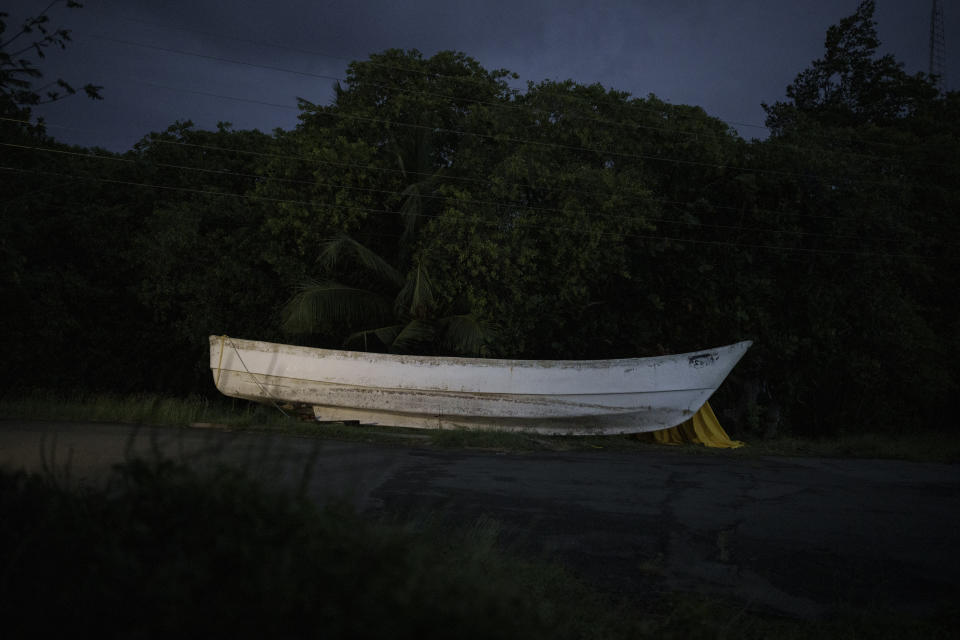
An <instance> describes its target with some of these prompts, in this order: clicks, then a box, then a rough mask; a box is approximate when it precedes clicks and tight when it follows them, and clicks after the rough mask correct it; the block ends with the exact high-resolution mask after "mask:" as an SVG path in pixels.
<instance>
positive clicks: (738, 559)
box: [0, 421, 960, 618]
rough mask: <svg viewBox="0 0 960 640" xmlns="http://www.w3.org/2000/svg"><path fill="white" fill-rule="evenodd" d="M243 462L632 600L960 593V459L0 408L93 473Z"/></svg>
mask: <svg viewBox="0 0 960 640" xmlns="http://www.w3.org/2000/svg"><path fill="white" fill-rule="evenodd" d="M157 452H160V453H162V454H163V455H164V456H166V457H170V458H174V459H177V460H182V461H186V462H190V463H191V464H196V465H205V464H219V463H228V464H232V465H241V466H244V467H245V468H247V469H248V470H250V472H251V473H255V474H257V475H259V476H261V477H263V478H264V479H265V480H266V481H268V482H272V483H282V484H287V485H291V486H303V487H305V488H306V490H307V491H308V492H309V494H310V495H311V496H312V497H314V498H315V499H316V500H317V501H326V500H330V499H338V500H343V499H345V500H348V501H350V502H351V503H353V504H354V505H355V507H356V508H357V509H358V510H360V511H362V512H364V513H367V514H371V515H384V516H387V517H403V518H405V517H430V518H434V519H436V518H441V519H449V520H450V521H452V522H455V523H465V524H470V523H472V522H475V521H476V520H478V519H480V518H488V519H493V520H495V521H496V522H498V523H499V524H500V525H501V531H502V539H503V541H504V543H505V544H507V545H509V546H511V547H513V548H515V549H518V550H522V551H524V552H526V553H532V554H537V555H541V556H543V557H546V558H551V559H554V560H558V561H560V562H563V563H565V564H567V565H568V566H569V567H571V568H572V569H573V570H574V571H575V572H577V573H578V574H580V575H581V576H583V577H584V578H585V579H587V580H589V581H591V582H593V583H595V584H597V585H598V586H600V587H601V588H604V589H609V590H613V591H616V592H619V593H625V594H629V595H631V596H639V597H643V596H645V595H650V596H653V595H655V594H657V593H660V592H663V591H666V590H690V591H698V592H706V593H712V594H720V595H726V596H731V597H734V598H736V599H738V600H741V601H743V602H746V603H749V605H750V606H753V607H756V608H758V609H762V610H768V611H774V612H779V613H783V614H787V615H791V616H798V617H805V618H810V617H818V616H821V615H824V614H829V613H831V612H832V611H834V610H836V609H837V608H838V607H851V606H853V607H868V606H869V607H881V608H887V609H894V610H898V611H903V612H904V613H917V614H922V613H926V612H929V611H932V610H933V609H934V608H935V607H936V606H939V605H940V604H942V603H949V602H951V601H955V600H956V599H957V596H958V595H960V553H958V543H960V465H956V464H953V465H947V464H934V463H912V462H900V461H889V460H841V459H824V458H781V457H761V458H743V457H736V458H727V457H724V456H703V455H691V454H689V453H684V452H683V451H674V450H666V451H663V452H650V451H642V452H622V453H613V452H600V451H598V452H576V453H536V454H514V453H492V452H473V451H466V452H465V451H448V450H437V449H425V448H417V447H416V446H411V447H395V446H383V445H372V444H361V443H345V442H336V441H324V440H316V439H307V438H297V437H280V436H263V435H256V434H242V433H230V432H224V431H213V430H202V429H165V428H146V427H140V428H137V427H131V426H129V425H114V424H86V423H69V424H68V423H25V422H12V421H0V466H3V467H5V468H12V469H26V470H29V471H41V470H44V469H47V470H50V469H52V470H54V472H55V473H58V474H60V475H61V476H62V477H64V478H67V479H69V481H70V482H76V483H79V484H87V485H96V484H97V483H98V482H101V481H102V480H103V478H104V477H105V476H106V474H107V473H108V471H109V469H110V467H111V465H113V464H115V463H117V462H121V461H122V460H124V459H125V457H127V456H130V455H152V454H154V453H157Z"/></svg>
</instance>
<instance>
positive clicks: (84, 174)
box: [0, 1, 960, 434]
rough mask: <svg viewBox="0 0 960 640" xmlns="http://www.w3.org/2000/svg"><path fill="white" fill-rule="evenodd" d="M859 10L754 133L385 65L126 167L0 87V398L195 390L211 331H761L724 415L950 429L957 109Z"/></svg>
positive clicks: (600, 353)
mask: <svg viewBox="0 0 960 640" xmlns="http://www.w3.org/2000/svg"><path fill="white" fill-rule="evenodd" d="M872 14H873V3H872V2H869V1H867V2H863V3H862V4H861V5H860V7H859V9H858V11H857V13H856V14H854V15H853V16H850V17H849V18H846V19H844V20H843V21H841V22H840V23H839V24H838V25H836V26H834V27H831V28H830V30H829V31H828V33H827V39H826V49H825V53H824V56H823V58H821V59H819V60H816V61H814V62H813V63H812V64H811V66H810V67H809V68H808V69H806V70H804V71H802V72H801V73H800V74H799V75H798V76H797V78H796V79H795V81H794V82H793V83H792V84H791V85H790V86H789V87H788V88H787V93H786V98H785V100H783V101H780V102H776V103H774V104H773V105H770V106H766V105H765V108H766V110H767V114H768V120H767V124H768V126H769V127H770V129H771V131H772V134H771V136H770V137H769V138H768V139H767V140H764V141H756V140H755V141H751V142H747V141H744V140H743V139H742V138H740V137H739V136H738V135H736V132H734V131H732V130H730V129H729V128H728V126H727V125H726V124H725V123H723V122H722V121H720V120H717V119H715V118H712V117H710V116H709V115H708V114H706V113H705V112H704V111H703V110H702V109H700V108H697V107H690V106H683V105H679V106H678V105H671V104H667V103H664V102H662V101H660V100H658V99H657V98H656V97H654V96H652V95H651V96H649V97H647V98H632V97H631V96H630V95H628V94H625V93H622V92H618V91H615V90H609V89H606V88H604V87H602V86H600V85H597V84H595V85H582V84H578V83H574V82H572V81H566V82H551V81H547V82H542V83H539V84H529V85H528V86H527V88H526V89H525V90H522V91H521V90H516V89H513V88H511V86H510V85H509V84H508V82H507V80H508V78H509V77H510V74H509V72H508V71H505V70H493V71H490V70H487V69H484V68H483V67H481V66H480V65H479V64H478V63H477V62H476V61H475V60H473V59H471V58H469V57H467V56H465V55H463V54H459V53H453V52H441V53H438V54H436V55H434V56H433V57H430V58H425V57H423V56H422V55H421V54H420V53H419V52H417V51H400V50H389V51H386V52H383V53H380V54H376V55H372V56H370V58H369V59H368V60H365V61H361V62H354V63H352V64H351V65H350V66H349V68H348V78H347V81H346V82H345V83H344V84H343V85H342V86H338V87H336V92H335V98H334V99H333V101H332V102H331V103H330V104H329V105H315V104H311V103H309V102H306V101H303V102H302V103H301V116H300V124H299V125H298V126H297V127H296V128H295V129H294V130H292V131H277V132H275V133H274V134H271V135H266V134H262V133H260V132H257V131H237V130H234V129H232V128H231V127H230V126H229V125H226V124H224V125H221V126H220V127H219V128H218V129H217V130H216V131H202V130H197V129H195V128H194V127H193V126H192V125H191V124H190V123H189V122H187V123H176V124H174V125H173V126H171V127H170V128H169V129H167V130H166V131H164V132H160V133H151V134H149V135H147V136H145V137H144V138H143V139H142V140H141V141H140V142H139V143H138V144H137V145H135V146H134V148H133V149H131V150H130V151H128V152H126V153H123V154H114V153H108V152H105V151H103V150H98V149H86V148H78V147H70V146H67V145H63V144H61V143H58V142H57V141H56V140H54V139H52V138H50V137H49V136H48V135H47V134H46V132H45V131H44V130H43V129H42V127H37V126H32V125H27V124H24V123H23V122H22V121H24V120H28V118H27V117H26V116H28V115H29V106H30V100H29V99H27V100H23V99H19V100H18V99H17V97H16V96H21V98H22V97H23V96H24V95H26V94H24V93H23V92H24V91H29V85H28V86H27V87H24V86H21V85H18V86H17V91H19V92H20V93H19V94H15V92H13V91H11V90H10V87H11V85H10V80H9V77H10V76H9V75H3V76H0V79H3V82H4V83H5V87H4V91H3V93H2V95H0V99H2V101H3V104H2V105H0V108H2V110H3V115H4V117H5V118H6V119H5V120H2V121H0V131H2V141H3V142H4V145H3V146H0V159H2V161H0V165H2V166H3V167H5V169H4V170H3V174H4V179H3V181H2V186H0V216H2V224H3V230H4V232H3V238H2V242H0V252H2V259H3V272H2V275H0V288H2V297H3V300H4V302H5V307H6V309H7V311H6V312H5V314H4V325H5V326H4V329H3V331H2V333H0V335H2V338H0V339H2V341H3V344H2V345H0V349H2V352H3V353H4V361H5V365H4V374H3V375H4V381H3V382H4V388H5V389H7V390H14V391H15V390H17V389H23V388H33V387H45V388H56V389H63V390H73V389H107V390H114V391H120V392H127V391H137V390H154V391H162V392H168V393H191V392H194V393H212V392H213V388H212V385H211V384H210V379H209V371H208V369H207V361H206V356H205V343H206V337H207V335H209V334H217V333H227V334H230V335H236V336H242V337H249V338H256V339H264V340H276V341H286V342H297V343H301V344H311V345H322V346H331V347H342V346H347V347H349V348H360V349H370V350H382V351H394V352H410V351H416V352H421V353H435V354H453V353H457V354H466V355H475V356H505V357H530V358H606V357H628V356H636V355H650V354H655V353H667V352H674V351H684V350H692V349H698V348H703V347H707V346H714V345H719V344H725V343H728V342H732V341H734V340H739V339H744V338H750V339H753V340H755V346H754V347H753V349H752V350H751V351H750V353H749V354H748V356H747V358H746V359H745V360H744V362H743V363H742V364H741V365H740V366H739V367H738V368H737V370H736V371H735V373H734V375H733V376H732V377H731V380H730V381H729V382H728V383H727V384H726V385H725V387H724V388H723V389H722V390H721V393H720V398H718V404H719V405H720V409H721V410H724V409H725V410H726V411H725V412H726V414H727V418H728V419H731V418H732V419H734V420H735V422H734V424H736V425H738V426H739V427H740V428H741V429H742V430H751V429H752V430H755V431H761V430H767V429H774V428H776V427H777V426H778V425H779V426H781V427H782V428H786V429H791V430H793V431H794V432H797V433H804V434H815V433H829V432H835V431H837V430H841V429H848V428H849V429H857V430H861V429H870V430H876V429H901V428H904V429H905V428H916V427H917V426H936V425H938V424H943V423H944V422H945V421H943V419H942V416H943V415H944V414H945V413H946V408H947V406H948V402H949V400H950V399H951V397H950V396H951V393H952V391H953V390H954V389H955V388H956V387H957V383H958V377H960V376H958V365H957V362H958V360H960V349H958V338H957V336H958V334H960V326H958V325H960V321H958V318H960V315H958V313H957V304H956V303H955V302H954V296H955V292H956V291H957V290H958V282H957V275H956V274H957V272H958V271H960V270H958V266H960V265H958V260H957V257H956V252H957V250H958V248H960V228H958V214H957V212H958V211H960V192H958V188H957V184H958V181H960V175H958V164H960V163H958V161H960V146H958V136H960V124H958V122H960V117H958V116H960V98H958V94H957V93H956V92H947V93H941V92H939V91H938V90H937V88H936V86H935V85H934V83H933V82H932V81H931V78H929V77H926V76H925V75H924V74H916V75H910V74H907V73H906V72H905V71H904V70H903V68H902V66H901V65H900V64H899V63H897V62H896V61H895V60H894V59H893V58H892V57H890V56H880V55H878V53H877V49H878V47H879V42H878V40H877V38H876V30H875V25H874V23H873V19H872ZM0 35H2V34H0ZM5 60H6V59H4V58H0V67H2V66H3V65H4V64H8V63H7V62H4V61H5ZM4 69H6V68H5V67H4ZM4 73H7V72H6V70H4ZM22 75H23V74H21V76H22ZM735 429H736V427H735Z"/></svg>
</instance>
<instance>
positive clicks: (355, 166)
mask: <svg viewBox="0 0 960 640" xmlns="http://www.w3.org/2000/svg"><path fill="white" fill-rule="evenodd" d="M0 121H9V122H18V123H24V124H30V122H29V121H28V120H19V119H15V118H5V117H0ZM44 124H45V125H48V126H53V127H59V128H65V129H72V130H78V131H86V130H85V129H77V128H75V127H65V126H63V125H55V124H53V125H50V124H49V123H44ZM150 143H151V144H165V145H172V146H180V147H185V148H196V149H201V150H205V151H218V152H225V153H234V154H239V155H250V156H256V157H266V158H274V159H285V160H294V161H297V162H303V163H307V164H314V165H327V166H334V167H345V168H352V169H362V170H365V171H373V172H377V173H393V174H401V175H403V174H404V173H406V175H416V176H421V177H426V178H429V177H433V176H434V174H432V173H424V172H417V171H406V172H404V171H403V170H401V169H393V168H389V167H376V166H371V165H369V164H357V163H344V162H336V161H330V160H322V159H319V158H309V157H304V156H299V155H293V154H280V153H275V152H264V151H252V150H249V149H232V148H229V147H220V146H217V145H206V144H197V143H190V142H184V141H179V140H165V139H162V138H159V137H157V138H154V139H152V140H151V141H150ZM76 155H83V156H85V157H90V156H88V155H87V154H76ZM93 157H102V156H93ZM183 168H186V167H183ZM444 179H445V180H454V181H462V182H467V183H473V184H479V185H483V186H493V185H494V182H493V181H491V180H489V179H482V178H471V177H468V176H454V175H445V176H444ZM311 184H313V183H311ZM342 186H343V187H344V188H347V189H351V188H352V187H349V186H346V185H342ZM502 186H509V187H515V188H525V187H527V186H529V185H526V184H524V183H518V182H513V183H505V184H503V185H502ZM938 188H939V189H940V190H945V189H944V188H943V187H938ZM555 190H556V191H559V192H563V193H573V194H578V195H585V196H601V197H603V196H608V195H611V193H612V192H610V191H608V190H603V191H596V190H585V189H575V188H572V187H557V188H556V189H555ZM632 199H634V200H639V201H647V202H655V203H660V204H666V205H672V206H677V207H684V206H688V205H690V204H693V203H692V202H689V201H680V200H671V199H668V198H658V197H652V196H651V197H643V196H638V195H634V196H632ZM502 204H510V205H512V206H515V207H521V208H529V207H526V206H525V205H522V204H520V203H516V202H504V203H502ZM709 207H710V208H711V209H717V210H729V211H735V212H737V213H739V214H741V215H743V214H744V213H745V208H744V207H743V206H730V205H720V204H715V203H709ZM749 211H750V212H755V213H769V214H771V215H775V216H783V215H786V216H791V217H799V218H810V219H823V220H834V219H836V216H830V215H817V214H808V213H800V212H796V211H789V210H783V209H765V208H760V207H753V206H751V207H749Z"/></svg>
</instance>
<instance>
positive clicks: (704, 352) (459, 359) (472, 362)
mask: <svg viewBox="0 0 960 640" xmlns="http://www.w3.org/2000/svg"><path fill="white" fill-rule="evenodd" d="M220 340H224V341H225V342H227V343H229V344H230V345H231V346H232V347H233V348H234V349H237V350H239V349H241V348H244V345H241V344H238V343H245V345H247V346H246V347H245V348H247V349H249V350H252V351H268V352H269V351H271V350H270V349H258V348H256V347H255V346H254V345H269V346H271V347H281V348H282V349H278V350H276V351H281V350H285V351H287V352H288V353H289V352H299V353H298V355H310V354H314V353H315V354H317V356H318V357H337V356H339V357H345V358H350V359H355V360H365V359H366V360H381V361H386V362H395V363H397V364H410V365H413V364H420V363H422V364H428V365H430V364H447V365H457V366H474V367H476V366H481V367H502V368H525V369H535V368H539V369H553V368H570V369H573V368H576V369H580V368H595V369H601V368H612V367H617V366H629V365H634V366H637V365H642V364H644V363H645V362H646V363H649V362H650V361H653V360H664V359H682V358H689V359H693V358H696V357H709V356H710V355H712V354H713V353H714V352H717V351H721V350H729V351H733V350H735V349H736V348H742V349H743V351H744V352H746V351H747V349H749V348H750V346H752V345H753V341H752V340H740V341H738V342H733V343H730V344H727V345H722V346H719V347H711V348H709V349H697V350H696V351H688V352H685V353H670V354H664V355H659V356H642V357H637V358H611V359H606V360H602V359H600V360H598V359H592V360H531V359H515V358H470V357H463V356H425V355H414V354H396V353H376V352H370V351H350V350H346V349H326V348H323V347H305V346H300V345H291V344H283V343H279V342H267V341H264V340H248V339H245V338H233V337H231V336H227V335H219V336H218V335H211V336H210V343H211V345H213V344H214V342H217V343H219V341H220ZM304 351H305V352H307V353H303V352H304ZM211 368H213V367H211Z"/></svg>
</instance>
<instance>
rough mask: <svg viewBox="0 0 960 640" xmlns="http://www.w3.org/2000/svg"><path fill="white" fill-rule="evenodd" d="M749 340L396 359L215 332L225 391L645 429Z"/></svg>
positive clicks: (537, 423)
mask: <svg viewBox="0 0 960 640" xmlns="http://www.w3.org/2000/svg"><path fill="white" fill-rule="evenodd" d="M749 346H750V342H740V343H737V344H734V345H729V346H726V347H719V348H716V349H710V350H706V351H698V352H692V353H687V354H678V355H671V356H661V357H654V358H631V359H622V360H573V361H571V360H560V361H540V360H492V359H473V358H436V357H427V356H395V355H385V354H372V353H361V352H351V351H335V350H328V349H310V348H306V347H294V346H290V345H279V344H273V343H267V342H257V341H249V340H238V339H235V338H227V337H221V336H211V338H210V366H211V369H212V370H213V376H214V380H215V382H216V384H217V388H218V389H220V391H221V392H223V393H224V394H226V395H228V396H233V397H239V398H246V399H249V400H254V401H258V402H269V401H270V400H277V401H285V402H293V403H300V404H307V405H312V406H314V411H315V414H316V416H317V418H318V419H320V420H330V421H335V420H357V421H360V422H362V423H366V424H383V425H391V426H402V427H416V428H433V429H436V428H452V427H470V428H482V429H500V430H516V431H530V432H536V433H545V434H547V433H555V434H556V433H559V434H569V435H575V434H590V433H639V432H643V431H656V430H658V429H664V428H668V427H672V426H675V425H677V424H680V423H681V422H683V421H684V420H686V419H687V418H689V417H690V416H691V415H692V414H693V413H695V412H696V411H697V410H698V409H699V408H700V407H701V406H703V404H704V403H705V402H706V401H707V399H708V398H709V397H710V395H711V394H712V393H713V392H714V391H715V390H716V389H717V387H718V386H719V385H720V383H721V382H723V380H724V378H726V376H727V374H728V373H729V372H730V370H731V369H732V368H733V366H734V365H735V364H736V363H737V361H739V360H740V358H741V357H742V356H743V354H744V353H745V352H746V350H747V348H748V347H749Z"/></svg>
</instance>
